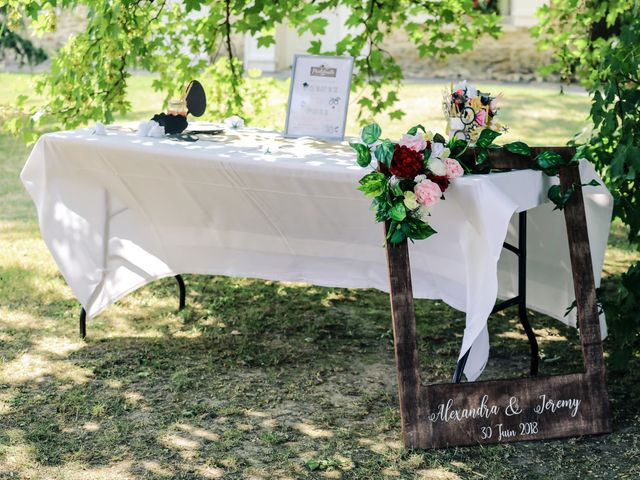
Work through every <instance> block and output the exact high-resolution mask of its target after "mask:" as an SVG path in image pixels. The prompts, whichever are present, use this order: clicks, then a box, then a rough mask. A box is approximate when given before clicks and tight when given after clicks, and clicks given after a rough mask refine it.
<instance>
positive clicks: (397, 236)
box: [389, 229, 407, 245]
mask: <svg viewBox="0 0 640 480" xmlns="http://www.w3.org/2000/svg"><path fill="white" fill-rule="evenodd" d="M406 239H407V236H406V234H405V233H404V232H403V231H402V229H396V230H395V231H394V232H393V234H392V235H391V238H390V240H389V241H390V242H391V243H393V244H394V245H395V244H398V243H402V242H404V241H405V240H406Z"/></svg>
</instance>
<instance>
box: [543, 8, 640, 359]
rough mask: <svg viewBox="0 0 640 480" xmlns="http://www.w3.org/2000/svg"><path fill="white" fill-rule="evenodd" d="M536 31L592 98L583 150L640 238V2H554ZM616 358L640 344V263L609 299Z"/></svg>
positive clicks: (561, 68)
mask: <svg viewBox="0 0 640 480" xmlns="http://www.w3.org/2000/svg"><path fill="white" fill-rule="evenodd" d="M540 20H541V21H540V24H539V26H538V27H537V28H536V29H535V32H534V33H535V34H536V35H537V36H538V37H539V38H540V43H541V46H542V47H543V48H551V49H552V51H553V54H554V58H555V62H554V63H553V65H551V67H550V68H551V69H553V70H556V71H558V72H560V73H562V75H563V76H564V77H565V78H572V77H574V76H575V77H577V78H578V79H579V80H580V81H581V82H582V83H583V84H584V85H585V86H586V87H587V89H588V90H589V93H590V95H591V112H590V117H591V120H592V123H593V131H592V133H591V135H590V138H589V139H588V140H587V143H586V149H585V152H586V154H587V156H588V158H589V159H590V160H592V161H593V162H594V163H595V165H596V167H597V168H598V170H599V171H600V173H601V175H602V177H603V179H604V180H605V182H606V183H607V186H608V187H609V190H610V191H611V193H612V194H613V196H614V202H615V203H614V216H616V217H618V218H619V219H620V220H622V222H624V223H625V224H626V225H627V226H628V227H629V235H628V237H629V241H630V242H632V243H636V244H638V243H640V4H639V2H638V1H637V0H554V1H553V2H552V3H551V5H550V6H545V7H543V8H542V9H541V11H540ZM607 307H608V308H607V316H608V321H609V324H610V326H611V330H612V331H613V332H614V344H613V353H614V355H613V358H614V361H615V362H616V363H617V364H618V365H620V366H626V362H627V360H628V359H629V357H630V355H632V353H633V349H634V348H636V347H637V346H638V345H639V344H640V316H639V315H638V310H639V309H640V263H636V264H635V265H632V266H631V267H630V269H629V271H628V272H627V273H626V274H625V275H623V277H622V279H621V283H620V289H619V291H618V293H617V298H615V299H614V300H612V301H609V302H608V305H607Z"/></svg>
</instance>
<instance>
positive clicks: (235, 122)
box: [224, 115, 244, 130]
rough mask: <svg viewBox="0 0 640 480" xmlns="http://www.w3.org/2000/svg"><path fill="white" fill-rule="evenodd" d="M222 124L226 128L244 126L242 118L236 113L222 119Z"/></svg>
mask: <svg viewBox="0 0 640 480" xmlns="http://www.w3.org/2000/svg"><path fill="white" fill-rule="evenodd" d="M224 125H225V127H227V128H233V129H234V130H235V129H238V128H243V127H244V120H243V119H242V117H239V116H238V115H232V116H230V117H229V118H225V119H224Z"/></svg>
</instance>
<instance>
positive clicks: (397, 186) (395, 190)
mask: <svg viewBox="0 0 640 480" xmlns="http://www.w3.org/2000/svg"><path fill="white" fill-rule="evenodd" d="M391 191H392V192H393V194H394V195H395V196H396V197H402V196H404V192H403V191H402V187H400V182H398V183H396V184H395V185H394V186H393V187H391Z"/></svg>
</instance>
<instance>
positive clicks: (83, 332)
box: [80, 275, 187, 340]
mask: <svg viewBox="0 0 640 480" xmlns="http://www.w3.org/2000/svg"><path fill="white" fill-rule="evenodd" d="M175 279H176V282H178V288H179V289H180V304H179V306H178V310H183V309H184V307H185V305H186V304H187V289H186V287H185V285H184V279H183V278H182V275H176V276H175ZM86 337H87V312H86V310H85V309H84V307H82V310H80V338H82V339H83V340H84V339H85V338H86Z"/></svg>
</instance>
